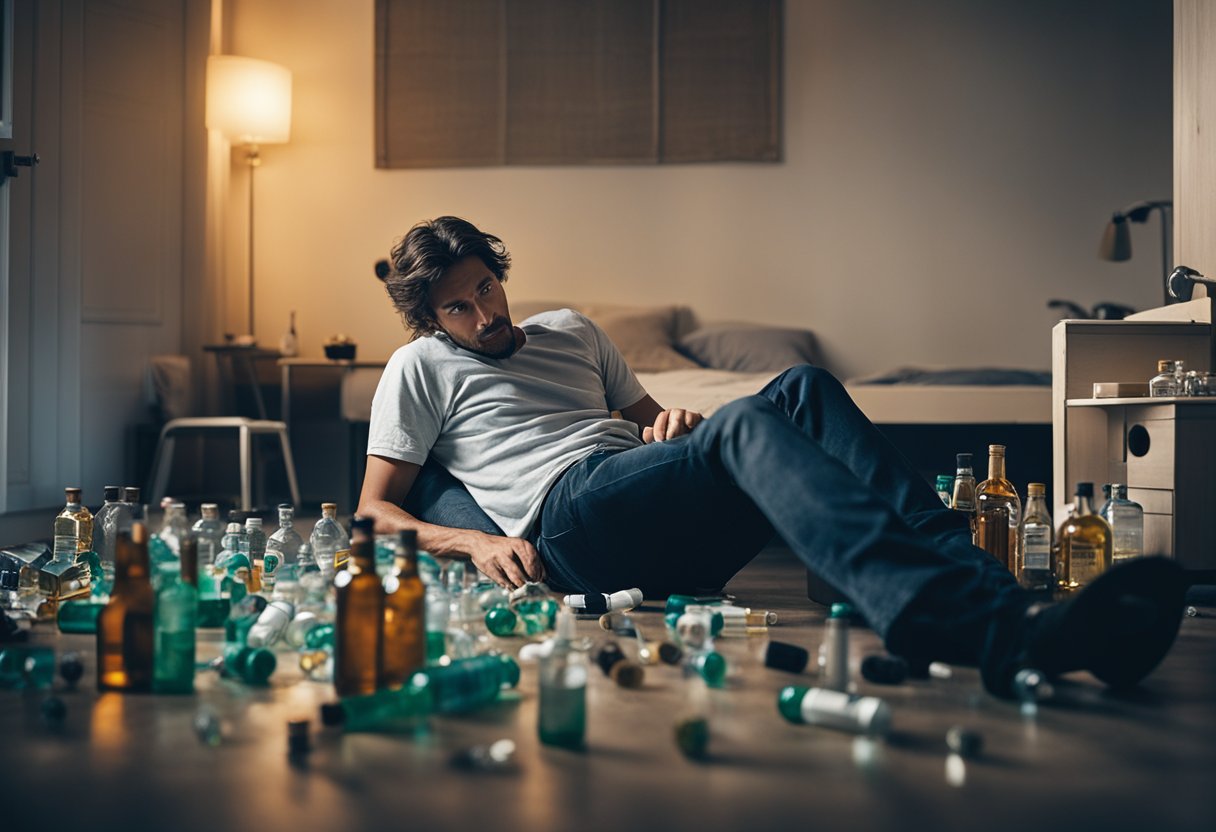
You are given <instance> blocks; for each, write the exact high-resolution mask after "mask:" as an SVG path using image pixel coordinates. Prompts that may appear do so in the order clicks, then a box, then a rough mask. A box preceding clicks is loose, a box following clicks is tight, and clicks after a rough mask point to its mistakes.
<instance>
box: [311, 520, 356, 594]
mask: <svg viewBox="0 0 1216 832" xmlns="http://www.w3.org/2000/svg"><path fill="white" fill-rule="evenodd" d="M309 543H310V544H311V545H312V553H313V557H314V558H316V561H317V566H318V567H319V568H320V570H321V574H322V575H324V576H325V577H326V579H329V578H332V577H333V575H334V571H335V570H336V569H337V566H338V564H339V563H345V561H346V559H347V558H348V557H349V556H350V551H349V550H350V538H349V537H347V535H346V530H345V529H343V528H342V526H341V525H340V524H339V523H338V504H337V503H321V519H320V520H318V521H317V524H316V525H315V526H313V529H312V536H311V537H310V538H309Z"/></svg>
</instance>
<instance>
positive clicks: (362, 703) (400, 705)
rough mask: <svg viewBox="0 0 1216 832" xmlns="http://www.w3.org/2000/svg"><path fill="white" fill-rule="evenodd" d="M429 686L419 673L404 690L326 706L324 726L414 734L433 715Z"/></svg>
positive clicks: (384, 692) (382, 691)
mask: <svg viewBox="0 0 1216 832" xmlns="http://www.w3.org/2000/svg"><path fill="white" fill-rule="evenodd" d="M429 682H430V680H429V679H428V678H427V677H426V675H425V674H422V673H418V674H416V675H414V676H413V678H411V679H410V680H409V682H408V684H406V685H405V686H404V687H400V688H395V689H392V690H381V691H377V692H376V693H372V694H368V695H367V696H348V697H346V698H345V699H342V700H340V701H338V702H333V703H327V704H324V705H322V706H321V722H323V723H324V724H325V725H329V726H341V727H342V730H344V731H374V732H404V733H412V732H413V731H416V730H418V729H419V728H421V727H422V726H423V725H424V724H425V723H426V718H427V717H428V716H429V715H430V713H431V692H430V690H429V689H428V685H429Z"/></svg>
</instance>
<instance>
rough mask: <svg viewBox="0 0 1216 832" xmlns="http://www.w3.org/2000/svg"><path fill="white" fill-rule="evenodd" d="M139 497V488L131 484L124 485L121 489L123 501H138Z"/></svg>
mask: <svg viewBox="0 0 1216 832" xmlns="http://www.w3.org/2000/svg"><path fill="white" fill-rule="evenodd" d="M139 498H140V493H139V488H137V487H136V486H133V485H124V486H123V489H122V501H123V502H124V503H138V502H139Z"/></svg>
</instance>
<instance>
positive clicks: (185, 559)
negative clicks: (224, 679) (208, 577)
mask: <svg viewBox="0 0 1216 832" xmlns="http://www.w3.org/2000/svg"><path fill="white" fill-rule="evenodd" d="M179 546H180V550H181V570H180V574H179V575H178V577H177V578H176V580H171V579H169V578H168V577H167V576H166V578H165V580H164V584H163V585H162V586H161V588H160V591H159V592H158V593H157V594H156V616H155V622H156V629H155V632H156V656H155V658H154V660H153V665H152V667H153V671H152V690H154V691H155V692H156V693H193V692H194V631H195V628H196V627H197V625H198V589H197V586H196V585H197V583H198V541H197V540H196V538H195V537H194V535H193V534H191V533H187V534H186V536H185V537H183V538H182V539H181V541H180V542H179Z"/></svg>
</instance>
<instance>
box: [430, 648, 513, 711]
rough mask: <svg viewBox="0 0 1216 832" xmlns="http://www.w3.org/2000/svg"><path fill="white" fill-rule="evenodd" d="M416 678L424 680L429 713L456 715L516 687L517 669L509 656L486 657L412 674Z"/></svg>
mask: <svg viewBox="0 0 1216 832" xmlns="http://www.w3.org/2000/svg"><path fill="white" fill-rule="evenodd" d="M419 676H423V677H425V678H426V679H427V683H426V688H427V690H429V691H430V693H431V704H432V710H434V711H435V712H436V713H441V714H456V713H465V712H468V711H474V710H477V709H478V708H483V707H485V706H486V705H490V704H492V703H493V702H495V701H496V700H497V699H498V694H499V692H500V691H501V690H502V689H503V688H513V687H515V686H516V685H517V684H519V665H518V664H516V663H515V660H514V659H513V658H511V657H510V656H504V655H501V654H492V653H487V654H484V655H481V656H472V657H470V658H467V659H453V660H452V662H451V663H450V664H446V665H434V666H431V667H428V668H427V669H426V670H420V671H418V673H415V674H414V678H417V677H419Z"/></svg>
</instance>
